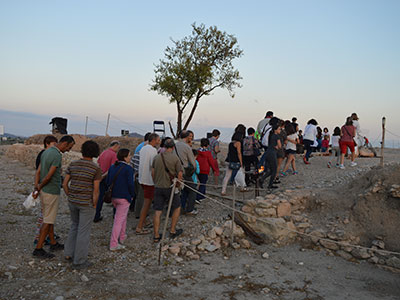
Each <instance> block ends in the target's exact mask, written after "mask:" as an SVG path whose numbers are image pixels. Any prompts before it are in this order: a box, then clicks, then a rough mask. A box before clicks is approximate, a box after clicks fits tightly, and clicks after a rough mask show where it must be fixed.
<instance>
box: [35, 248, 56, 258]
mask: <svg viewBox="0 0 400 300" xmlns="http://www.w3.org/2000/svg"><path fill="white" fill-rule="evenodd" d="M32 255H33V256H37V257H41V258H53V257H55V255H54V254H53V253H49V252H46V251H44V250H43V248H40V249H35V250H33V253H32Z"/></svg>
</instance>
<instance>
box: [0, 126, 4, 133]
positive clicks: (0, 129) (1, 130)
mask: <svg viewBox="0 0 400 300" xmlns="http://www.w3.org/2000/svg"><path fill="white" fill-rule="evenodd" d="M0 135H4V125H0Z"/></svg>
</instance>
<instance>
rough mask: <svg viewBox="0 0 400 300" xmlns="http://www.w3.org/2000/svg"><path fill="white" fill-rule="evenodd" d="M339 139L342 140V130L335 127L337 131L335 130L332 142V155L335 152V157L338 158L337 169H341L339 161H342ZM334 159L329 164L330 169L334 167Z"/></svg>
mask: <svg viewBox="0 0 400 300" xmlns="http://www.w3.org/2000/svg"><path fill="white" fill-rule="evenodd" d="M339 139H340V128H339V127H335V129H334V130H333V135H332V139H331V142H332V154H333V152H335V154H334V156H333V157H335V156H336V167H339V159H340V147H339ZM332 159H333V158H332ZM332 159H331V160H330V161H329V162H328V168H330V167H332Z"/></svg>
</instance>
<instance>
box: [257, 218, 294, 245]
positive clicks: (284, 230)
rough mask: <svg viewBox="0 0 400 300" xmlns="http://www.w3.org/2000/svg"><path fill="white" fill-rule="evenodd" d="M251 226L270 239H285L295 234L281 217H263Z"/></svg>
mask: <svg viewBox="0 0 400 300" xmlns="http://www.w3.org/2000/svg"><path fill="white" fill-rule="evenodd" d="M252 228H253V229H254V230H255V231H256V232H259V233H262V234H265V235H266V236H268V238H270V239H272V240H280V241H286V240H288V239H291V238H293V237H295V236H296V234H295V233H293V232H291V231H289V230H288V225H287V224H286V222H285V220H284V219H283V218H263V221H262V220H257V222H256V223H255V224H254V225H252Z"/></svg>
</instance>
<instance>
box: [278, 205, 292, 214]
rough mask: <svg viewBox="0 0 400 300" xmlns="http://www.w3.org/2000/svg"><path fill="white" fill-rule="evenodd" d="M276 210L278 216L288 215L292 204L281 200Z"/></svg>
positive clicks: (290, 212)
mask: <svg viewBox="0 0 400 300" xmlns="http://www.w3.org/2000/svg"><path fill="white" fill-rule="evenodd" d="M276 211H277V215H278V217H285V216H290V215H291V214H292V206H291V205H290V203H289V202H282V203H280V204H279V205H278V208H277V210H276Z"/></svg>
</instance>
